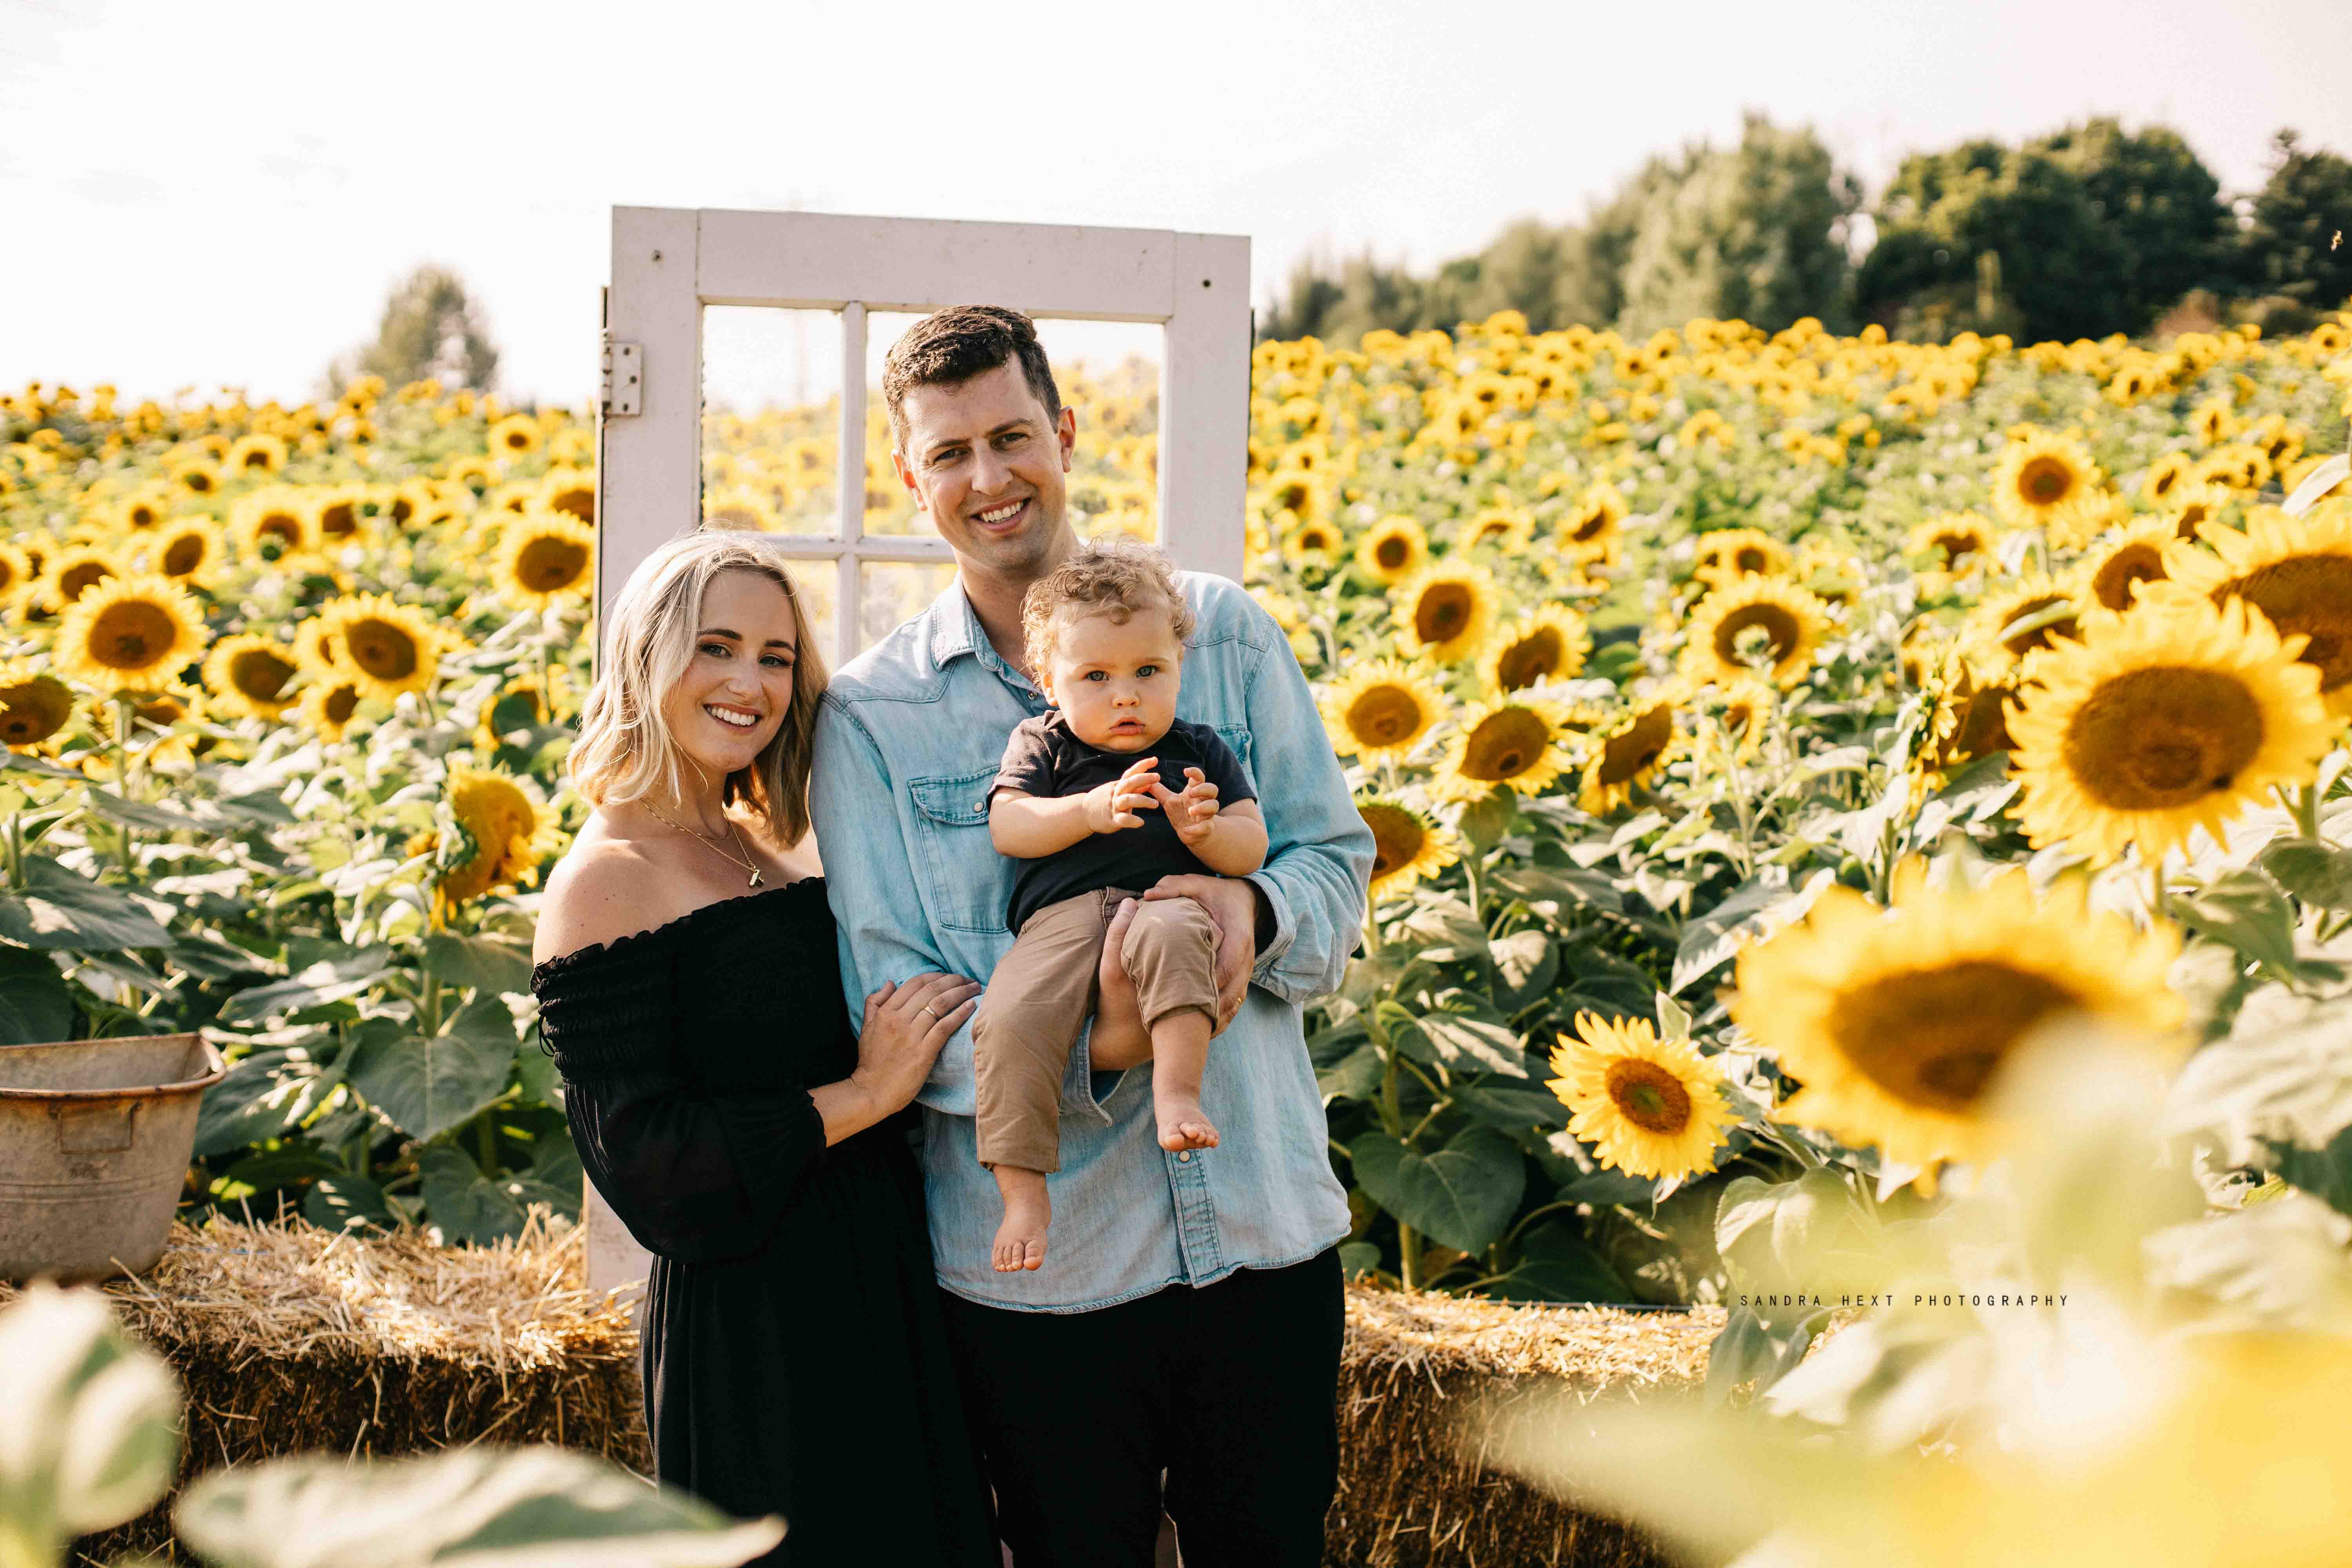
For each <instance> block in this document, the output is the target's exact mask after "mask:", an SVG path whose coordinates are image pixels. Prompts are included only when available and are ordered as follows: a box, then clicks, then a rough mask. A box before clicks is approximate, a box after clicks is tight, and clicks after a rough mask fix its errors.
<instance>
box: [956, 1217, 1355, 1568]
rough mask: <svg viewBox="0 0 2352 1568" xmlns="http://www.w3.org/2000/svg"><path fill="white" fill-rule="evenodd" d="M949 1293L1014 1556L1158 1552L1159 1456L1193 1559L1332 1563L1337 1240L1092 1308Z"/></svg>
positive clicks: (975, 1416)
mask: <svg viewBox="0 0 2352 1568" xmlns="http://www.w3.org/2000/svg"><path fill="white" fill-rule="evenodd" d="M942 1294H946V1293H945V1292H942ZM947 1308H948V1313H947V1316H948V1339H949V1342H950V1344H951V1345H953V1347H954V1350H955V1354H956V1361H957V1367H958V1371H959V1373H960V1374H961V1377H962V1379H963V1384H964V1393H965V1397H966V1400H967V1402H968V1405H967V1408H968V1411H969V1413H970V1415H971V1420H972V1422H973V1425H974V1426H976V1427H977V1428H978V1430H979V1432H980V1436H981V1443H982V1450H983V1452H984V1454H985V1456H986V1458H987V1463H988V1474H989V1479H990V1480H991V1481H992V1483H994V1485H995V1488H996V1503H997V1524H998V1528H999V1530H1001V1531H1003V1536H1004V1540H1005V1543H1006V1544H1007V1545H1009V1546H1011V1547H1012V1548H1013V1563H1014V1564H1015V1568H1151V1562H1152V1547H1153V1543H1154V1542H1155V1541H1156V1540H1157V1539H1158V1537H1159V1533H1160V1509H1161V1507H1162V1506H1163V1500H1162V1497H1161V1492H1160V1472H1161V1471H1162V1470H1163V1469H1164V1470H1165V1471H1166V1472H1167V1476H1168V1483H1167V1493H1166V1497H1165V1501H1164V1506H1165V1507H1166V1509H1167V1510H1168V1517H1169V1518H1171V1519H1172V1520H1174V1521H1176V1540H1177V1544H1178V1546H1179V1548H1180V1549H1181V1551H1182V1552H1183V1554H1184V1563H1185V1568H1318V1564H1320V1563H1321V1562H1322V1561H1323V1515H1324V1514H1325V1512H1326V1511H1327V1510H1328V1509H1329V1508H1330V1506H1331V1495H1332V1493H1333V1492H1334V1491H1335V1490H1336V1489H1338V1486H1339V1412H1338V1407H1337V1398H1338V1388H1339V1334H1340V1328H1341V1322H1342V1318H1343V1308H1342V1304H1341V1293H1340V1289H1339V1251H1338V1249H1336V1248H1334V1249H1333V1250H1331V1251H1328V1252H1325V1253H1323V1254H1321V1255H1320V1256H1318V1257H1316V1258H1308V1259H1307V1261H1306V1262H1304V1263H1296V1264H1293V1265H1291V1266H1290V1267H1289V1268H1243V1269H1238V1270H1236V1271H1235V1272H1234V1273H1232V1274H1229V1275H1227V1276H1226V1277H1225V1278H1224V1279H1220V1280H1218V1281H1217V1282H1216V1283H1215V1284H1213V1285H1209V1286H1204V1287H1202V1288H1201V1289H1192V1288H1191V1287H1188V1286H1183V1285H1175V1286H1171V1287H1170V1288H1169V1289H1165V1290H1161V1291H1159V1292H1157V1293H1155V1294H1153V1295H1150V1296H1145V1297H1141V1298H1139V1299H1138V1300H1133V1301H1123V1302H1121V1303H1119V1304H1118V1306H1115V1307H1104V1308H1101V1309H1099V1310H1096V1311H1092V1312H1016V1311H1009V1310H1004V1309H1003V1308H998V1307H982V1306H979V1305H976V1304H975V1303H973V1302H971V1301H967V1300H964V1299H963V1298H961V1297H960V1296H955V1295H947Z"/></svg>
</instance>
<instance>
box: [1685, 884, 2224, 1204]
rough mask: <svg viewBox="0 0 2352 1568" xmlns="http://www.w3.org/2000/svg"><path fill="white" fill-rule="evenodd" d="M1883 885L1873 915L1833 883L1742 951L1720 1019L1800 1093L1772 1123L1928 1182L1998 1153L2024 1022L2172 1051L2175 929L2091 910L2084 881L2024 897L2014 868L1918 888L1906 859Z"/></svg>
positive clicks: (2176, 1010)
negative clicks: (2077, 1020) (1907, 1168)
mask: <svg viewBox="0 0 2352 1568" xmlns="http://www.w3.org/2000/svg"><path fill="white" fill-rule="evenodd" d="M1892 891H1893V898H1892V900H1891V901H1890V907H1889V908H1887V909H1885V910H1881V909H1880V908H1878V907H1877V906H1876V905H1874V904H1873V903H1871V902H1870V900H1867V899H1865V898H1864V897H1863V896H1862V895H1861V894H1860V893H1857V892H1855V891H1853V889H1850V888H1844V887H1836V886H1832V887H1830V888H1828V889H1824V890H1823V892H1822V896H1821V898H1820V899H1819V900H1817V901H1816V902H1815V903H1814V904H1813V907H1812V909H1811V912H1810V913H1809V914H1808V915H1807V917H1806V919H1805V920H1804V921H1803V922H1802V923H1801V924H1799V925H1795V926H1791V927H1790V928H1788V929H1786V930H1784V931H1779V932H1777V933H1775V934H1774V935H1773V936H1771V937H1770V938H1769V939H1767V940H1766V941H1764V942H1759V943H1756V944H1755V945H1753V946H1750V947H1749V948H1748V949H1747V950H1746V951H1745V952H1742V953H1741V954H1740V955H1739V965H1738V986H1737V989H1736V990H1735V991H1734V993H1733V994H1732V996H1731V997H1730V1008H1731V1016H1732V1019H1733V1021H1734V1022H1736V1023H1737V1024H1738V1026H1739V1027H1740V1029H1741V1030H1742V1031H1743V1032H1744V1033H1746V1034H1747V1035H1748V1037H1750V1038H1751V1039H1753V1040H1754V1041H1755V1042H1756V1044H1757V1045H1758V1046H1759V1047H1762V1049H1763V1050H1764V1052H1765V1053H1766V1054H1767V1055H1769V1056H1770V1057H1771V1058H1773V1059H1774V1061H1775V1063H1776V1064H1777V1066H1778V1067H1779V1068H1780V1071H1781V1072H1783V1073H1785V1074H1787V1075H1788V1076H1789V1077H1790V1078H1793V1079H1797V1080H1798V1081H1799V1082H1800V1084H1801V1086H1802V1087H1801V1088H1800V1089H1798V1090H1797V1091H1796V1093H1794V1094H1792V1095H1791V1096H1790V1097H1789V1099H1788V1100H1785V1101H1783V1102H1782V1103H1781V1105H1780V1107H1779V1108H1778V1109H1777V1110H1775V1111H1774V1112H1773V1115H1774V1116H1775V1117H1776V1118H1778V1119H1780V1120H1782V1121H1790V1122H1794V1123H1796V1124H1797V1125H1799V1126H1804V1127H1813V1128H1818V1129H1821V1130H1822V1131H1826V1132H1828V1133H1830V1134H1831V1135H1832V1136H1833V1137H1835V1138H1837V1139H1839V1140H1840V1141H1841V1142H1845V1143H1848V1144H1851V1145H1853V1146H1854V1147H1857V1148H1859V1147H1875V1148H1877V1149H1878V1150H1880V1151H1881V1153H1882V1155H1883V1157H1884V1158H1885V1159H1886V1160H1888V1161H1890V1162H1898V1163H1904V1164H1911V1165H1919V1166H1924V1167H1927V1168H1928V1170H1929V1172H1930V1177H1929V1183H1927V1184H1932V1181H1933V1174H1932V1173H1933V1169H1934V1167H1935V1166H1936V1165H1937V1164H1938V1163H1941V1162H1943V1161H1945V1160H1965V1161H1971V1162H1977V1161H1981V1160H1984V1159H1986V1158H1989V1157H1990V1156H1991V1155H1992V1154H1993V1153H1995V1152H1998V1150H1999V1147H2000V1128H1999V1126H1998V1125H1997V1124H1995V1123H1994V1122H1993V1121H1991V1120H1990V1117H1989V1116H1988V1115H1987V1114H1986V1110H1985V1099H1986V1095H1987V1092H1988V1090H1989V1089H1990V1088H1991V1086H1992V1084H1993V1082H1994V1079H1996V1078H1997V1076H1998V1075H1999V1073H2000V1068H2002V1066H2003V1065H2004V1064H2005V1063H2006V1061H2007V1059H2008V1058H2009V1057H2010V1055H2011V1052H2012V1051H2014V1050H2015V1049H2016V1048H2017V1047H2018V1046H2019V1045H2020V1044H2021V1042H2022V1041H2024V1040H2025V1039H2026V1038H2027V1037H2029V1036H2031V1035H2032V1032H2033V1030H2034V1028H2035V1026H2037V1025H2040V1024H2042V1023H2043V1022H2044V1021H2047V1020H2053V1019H2055V1018H2057V1017H2059V1016H2063V1015H2066V1014H2069V1013H2077V1012H2080V1013H2086V1014H2089V1015H2091V1016H2094V1017H2095V1018H2098V1019H2100V1020H2102V1021H2104V1022H2105V1023H2108V1024H2110V1025H2114V1026H2120V1027H2121V1028H2123V1029H2126V1030H2128V1031H2130V1032H2132V1033H2133V1034H2135V1035H2150V1036H2154V1037H2158V1040H2160V1041H2162V1042H2163V1043H2162V1045H2161V1046H2160V1047H2158V1048H2160V1049H2162V1050H2164V1051H2165V1053H2166V1054H2167V1055H2168V1056H2172V1055H2177V1054H2178V1042H2177V1041H2174V1040H2172V1039H2170V1038H2169V1037H2170V1036H2171V1034H2172V1032H2173V1031H2175V1030H2177V1029H2178V1028H2179V1026H2180V1023H2181V1020H2182V1016H2183V1014H2184V1008H2183V1007H2182V1005H2181V1002H2180V999H2179V997H2178V996H2177V995H2175V994H2173V993H2172V991H2171V990H2170V989H2169V987H2168V985H2167V984H2166V971H2167V970H2168V968H2169V967H2170V966H2171V963H2172V961H2173V959H2174V958H2175V957H2176V956H2177V955H2178V954H2179V951H2180V938H2179V932H2178V931H2174V930H2173V929H2172V928H2171V927H2170V926H2168V925H2158V926H2156V927H2154V928H2153V929H2151V930H2147V931H2140V930H2138V929H2137V928H2135V927H2134V926H2133V925H2132V923H2131V922H2130V921H2127V920H2126V919H2125V918H2124V917H2123V916H2121V915H2118V914H2116V913H2113V912H2110V911H2097V912H2095V911H2094V910H2092V909H2091V908H2090V905H2089V902H2088V900H2087V897H2086V895H2085V892H2084V884H2083V883H2082V882H2081V881H2079V880H2071V881H2065V882H2061V883H2058V884H2056V885H2055V886H2054V887H2053V889H2052V890H2051V892H2050V893H2049V894H2048V896H2046V897H2042V898H2036V897H2035V895H2034V892H2033V889H2032V881H2031V879H2030V878H2029V877H2028V875H2027V873H2026V872H2025V870H2024V868H2021V867H2019V868H2011V869H2009V870H2006V871H2003V872H2001V873H2000V874H1999V875H1996V876H1994V877H1993V878H1991V879H1990V880H1988V881H1987V882H1985V883H1984V884H1983V885H1982V886H1980V887H1974V888H1971V887H1967V886H1963V885H1959V884H1958V882H1957V881H1956V882H1955V885H1953V886H1950V887H1948V888H1931V887H1929V886H1928V882H1927V865H1926V863H1925V862H1924V861H1921V860H1919V859H1917V858H1912V859H1908V860H1906V861H1905V862H1904V863H1903V864H1902V865H1900V866H1898V867H1897V868H1895V878H1894V885H1893V889H1892ZM1927 1184H1923V1185H1927Z"/></svg>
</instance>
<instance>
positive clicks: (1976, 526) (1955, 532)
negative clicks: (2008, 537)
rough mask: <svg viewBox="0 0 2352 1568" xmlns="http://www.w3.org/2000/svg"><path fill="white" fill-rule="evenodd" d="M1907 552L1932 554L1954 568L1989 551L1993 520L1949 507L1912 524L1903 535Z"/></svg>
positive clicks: (1990, 551) (1908, 553) (1984, 555)
mask: <svg viewBox="0 0 2352 1568" xmlns="http://www.w3.org/2000/svg"><path fill="white" fill-rule="evenodd" d="M1903 553H1904V554H1906V555H1933V556H1935V557H1937V565H1939V566H1941V567H1943V568H1944V569H1945V570H1946V571H1948V572H1957V571H1958V570H1959V568H1960V563H1962V562H1963V561H1966V560H1967V559H1968V558H1969V556H1971V555H1973V556H1976V557H1977V558H1978V559H1979V563H1981V562H1982V561H1983V560H1985V559H1987V558H1989V557H1990V556H1991V554H1992V524H1990V523H1989V522H1987V521H1985V520H1984V519H1983V518H1981V517H1979V516H1978V515H1977V514H1976V513H1975V512H1972V511H1948V512H1943V513H1940V514H1938V515H1937V516H1935V517H1930V518H1926V519H1923V520H1921V521H1919V522H1917V523H1915V524H1913V525H1912V529H1911V531H1910V532H1909V533H1906V534H1905V535H1904V536H1903Z"/></svg>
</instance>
